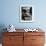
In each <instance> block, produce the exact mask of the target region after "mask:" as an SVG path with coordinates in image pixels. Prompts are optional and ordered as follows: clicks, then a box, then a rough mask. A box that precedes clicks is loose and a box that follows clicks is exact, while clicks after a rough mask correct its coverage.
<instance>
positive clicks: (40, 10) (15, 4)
mask: <svg viewBox="0 0 46 46" xmlns="http://www.w3.org/2000/svg"><path fill="white" fill-rule="evenodd" d="M22 4H23V5H25V4H26V5H27V4H29V5H33V6H34V17H35V21H34V22H31V23H21V22H20V21H19V16H20V5H22ZM45 4H46V0H0V31H1V29H2V28H4V27H6V26H7V25H9V24H13V25H14V26H15V27H16V28H22V29H23V28H29V27H30V28H31V27H33V28H36V27H40V28H42V29H43V30H44V31H45V32H46V5H45ZM39 25H40V26H39Z"/></svg>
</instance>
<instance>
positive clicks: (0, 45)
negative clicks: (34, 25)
mask: <svg viewBox="0 0 46 46" xmlns="http://www.w3.org/2000/svg"><path fill="white" fill-rule="evenodd" d="M0 46H2V44H0ZM44 46H46V44H45V45H44Z"/></svg>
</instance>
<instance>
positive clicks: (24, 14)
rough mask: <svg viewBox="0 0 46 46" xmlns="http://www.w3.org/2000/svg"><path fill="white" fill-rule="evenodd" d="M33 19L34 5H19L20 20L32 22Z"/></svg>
mask: <svg viewBox="0 0 46 46" xmlns="http://www.w3.org/2000/svg"><path fill="white" fill-rule="evenodd" d="M33 20H34V7H33V6H32V5H21V6H20V22H32V21H33Z"/></svg>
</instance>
